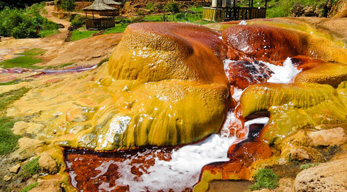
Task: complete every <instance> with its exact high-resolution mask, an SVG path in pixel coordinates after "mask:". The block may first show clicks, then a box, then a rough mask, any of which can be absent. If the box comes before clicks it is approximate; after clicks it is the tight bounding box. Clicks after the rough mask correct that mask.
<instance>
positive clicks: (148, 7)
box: [146, 2, 155, 12]
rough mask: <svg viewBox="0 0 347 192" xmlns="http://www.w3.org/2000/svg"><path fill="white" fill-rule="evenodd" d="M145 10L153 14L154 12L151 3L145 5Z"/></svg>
mask: <svg viewBox="0 0 347 192" xmlns="http://www.w3.org/2000/svg"><path fill="white" fill-rule="evenodd" d="M146 9H147V10H149V11H151V12H153V11H154V9H155V8H154V3H153V2H149V3H147V4H146Z"/></svg>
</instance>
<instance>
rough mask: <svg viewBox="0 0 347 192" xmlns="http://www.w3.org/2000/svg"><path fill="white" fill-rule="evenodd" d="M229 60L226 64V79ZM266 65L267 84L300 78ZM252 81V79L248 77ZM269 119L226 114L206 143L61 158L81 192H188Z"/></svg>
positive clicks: (291, 70)
mask: <svg viewBox="0 0 347 192" xmlns="http://www.w3.org/2000/svg"><path fill="white" fill-rule="evenodd" d="M230 62H233V61H230V60H225V61H224V64H225V71H226V75H227V76H229V74H228V66H230V65H229V64H230ZM261 63H262V64H265V65H266V66H267V67H268V68H269V69H271V71H272V72H273V73H272V75H271V77H270V78H269V79H268V80H267V82H271V83H290V82H291V81H292V79H293V78H294V77H295V76H296V75H297V74H298V73H299V72H300V71H299V70H297V69H296V68H295V67H294V66H293V64H292V62H291V59H290V58H288V59H287V60H286V61H285V62H284V63H283V66H276V65H273V64H270V63H266V62H261ZM253 75H257V74H253ZM242 92H243V90H241V89H238V88H234V94H233V98H234V99H235V100H236V102H239V100H240V96H241V94H242ZM268 120H269V118H268V117H262V118H256V119H253V120H249V121H247V122H245V125H244V128H243V125H242V122H241V121H240V120H238V119H237V118H236V116H235V114H234V112H233V111H229V113H228V115H227V118H226V120H225V123H224V126H223V128H222V129H221V131H220V134H213V135H211V136H209V137H208V138H207V139H205V140H203V141H201V142H199V143H195V144H190V145H186V146H183V147H175V148H147V149H141V150H139V151H136V152H134V151H128V152H114V153H104V154H103V155H101V154H100V153H99V154H98V153H95V152H86V151H73V150H70V151H68V152H67V154H66V160H67V165H68V169H69V174H70V177H71V183H72V185H73V186H74V187H75V188H77V189H79V190H80V191H84V190H86V189H88V191H90V190H93V191H95V190H97V191H117V190H119V191H127V190H129V191H131V192H135V191H136V192H137V191H160V190H162V191H177V192H179V191H185V190H187V191H189V189H191V188H192V187H193V185H194V184H195V183H197V182H198V180H199V175H200V171H201V169H202V167H203V166H205V165H207V164H210V163H214V162H223V161H228V160H229V159H228V157H227V156H228V149H229V147H230V146H231V145H232V144H234V143H236V142H240V141H242V140H243V139H245V138H246V137H247V133H248V128H249V126H250V125H252V124H264V125H265V124H267V122H268ZM235 129H241V130H238V131H243V132H245V135H246V137H244V138H238V135H236V134H235V133H236V130H235Z"/></svg>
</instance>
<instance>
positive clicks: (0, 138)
mask: <svg viewBox="0 0 347 192" xmlns="http://www.w3.org/2000/svg"><path fill="white" fill-rule="evenodd" d="M15 122H16V121H15V120H13V119H12V118H8V117H0V155H6V154H9V153H11V152H13V151H14V150H15V149H16V148H17V142H18V139H19V138H20V136H18V135H14V134H13V133H12V131H11V129H12V127H13V125H14V123H15Z"/></svg>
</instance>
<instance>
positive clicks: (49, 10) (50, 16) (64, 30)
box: [42, 5, 71, 33]
mask: <svg viewBox="0 0 347 192" xmlns="http://www.w3.org/2000/svg"><path fill="white" fill-rule="evenodd" d="M45 9H46V10H47V14H42V16H44V17H46V18H47V19H48V20H50V21H52V22H54V23H58V24H61V25H63V26H64V28H59V32H60V33H67V32H68V28H69V26H70V25H71V22H69V21H66V20H64V19H59V18H57V17H54V16H53V12H54V6H53V5H46V6H45Z"/></svg>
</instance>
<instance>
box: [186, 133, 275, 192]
mask: <svg viewBox="0 0 347 192" xmlns="http://www.w3.org/2000/svg"><path fill="white" fill-rule="evenodd" d="M271 155H272V150H271V148H270V147H269V145H268V144H267V143H265V142H264V141H262V140H260V139H256V140H255V141H249V140H248V141H244V142H241V143H240V144H234V145H233V146H231V147H230V148H229V152H228V156H229V158H230V161H227V162H218V163H212V164H209V165H206V166H204V167H203V168H202V170H201V174H200V179H199V182H198V183H197V184H196V185H195V186H194V188H193V191H194V192H202V191H207V190H208V187H209V182H210V181H213V180H249V179H250V175H251V169H252V164H253V163H254V162H256V161H259V160H264V159H267V158H270V157H271Z"/></svg>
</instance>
